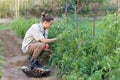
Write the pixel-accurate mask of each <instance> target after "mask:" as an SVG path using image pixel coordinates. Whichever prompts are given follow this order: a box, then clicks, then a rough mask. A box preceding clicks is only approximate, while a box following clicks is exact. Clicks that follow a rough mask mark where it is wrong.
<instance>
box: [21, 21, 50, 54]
mask: <svg viewBox="0 0 120 80" xmlns="http://www.w3.org/2000/svg"><path fill="white" fill-rule="evenodd" d="M47 36H48V29H44V28H43V26H42V24H41V23H40V24H33V25H32V26H31V27H30V28H29V29H28V30H27V32H26V34H25V37H24V39H23V42H22V51H23V53H26V52H27V50H28V47H29V46H30V44H32V43H33V42H35V41H40V40H41V39H43V38H47Z"/></svg>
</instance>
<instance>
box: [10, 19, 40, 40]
mask: <svg viewBox="0 0 120 80" xmlns="http://www.w3.org/2000/svg"><path fill="white" fill-rule="evenodd" d="M38 21H39V20H38V19H36V18H31V19H25V18H23V17H21V18H18V19H16V20H15V21H13V23H12V24H11V26H12V28H13V30H15V31H16V34H17V35H18V36H20V37H22V38H23V37H24V35H25V32H26V31H27V30H28V28H29V27H31V26H32V24H35V23H36V22H38Z"/></svg>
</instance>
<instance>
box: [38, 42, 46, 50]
mask: <svg viewBox="0 0 120 80" xmlns="http://www.w3.org/2000/svg"><path fill="white" fill-rule="evenodd" d="M37 47H38V48H40V49H44V48H45V43H38V45H37Z"/></svg>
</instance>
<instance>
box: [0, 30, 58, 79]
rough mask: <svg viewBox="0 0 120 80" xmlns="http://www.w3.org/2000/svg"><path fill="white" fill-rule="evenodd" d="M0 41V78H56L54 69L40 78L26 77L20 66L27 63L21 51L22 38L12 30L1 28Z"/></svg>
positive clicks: (25, 56)
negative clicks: (1, 56) (0, 71)
mask: <svg viewBox="0 0 120 80" xmlns="http://www.w3.org/2000/svg"><path fill="white" fill-rule="evenodd" d="M0 42H2V48H3V65H2V78H1V80H57V79H56V77H55V69H53V70H52V71H51V73H50V75H49V76H46V77H41V78H32V77H27V76H26V75H25V74H24V73H23V72H22V71H21V70H20V68H21V67H22V66H24V65H27V64H28V61H27V55H25V54H23V53H22V50H21V43H22V39H21V38H18V37H17V36H16V35H15V33H14V31H13V30H1V31H0Z"/></svg>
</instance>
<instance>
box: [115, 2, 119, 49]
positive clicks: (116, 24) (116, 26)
mask: <svg viewBox="0 0 120 80" xmlns="http://www.w3.org/2000/svg"><path fill="white" fill-rule="evenodd" d="M117 35H118V0H116V18H115V37H116V39H117ZM115 48H117V42H115Z"/></svg>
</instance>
